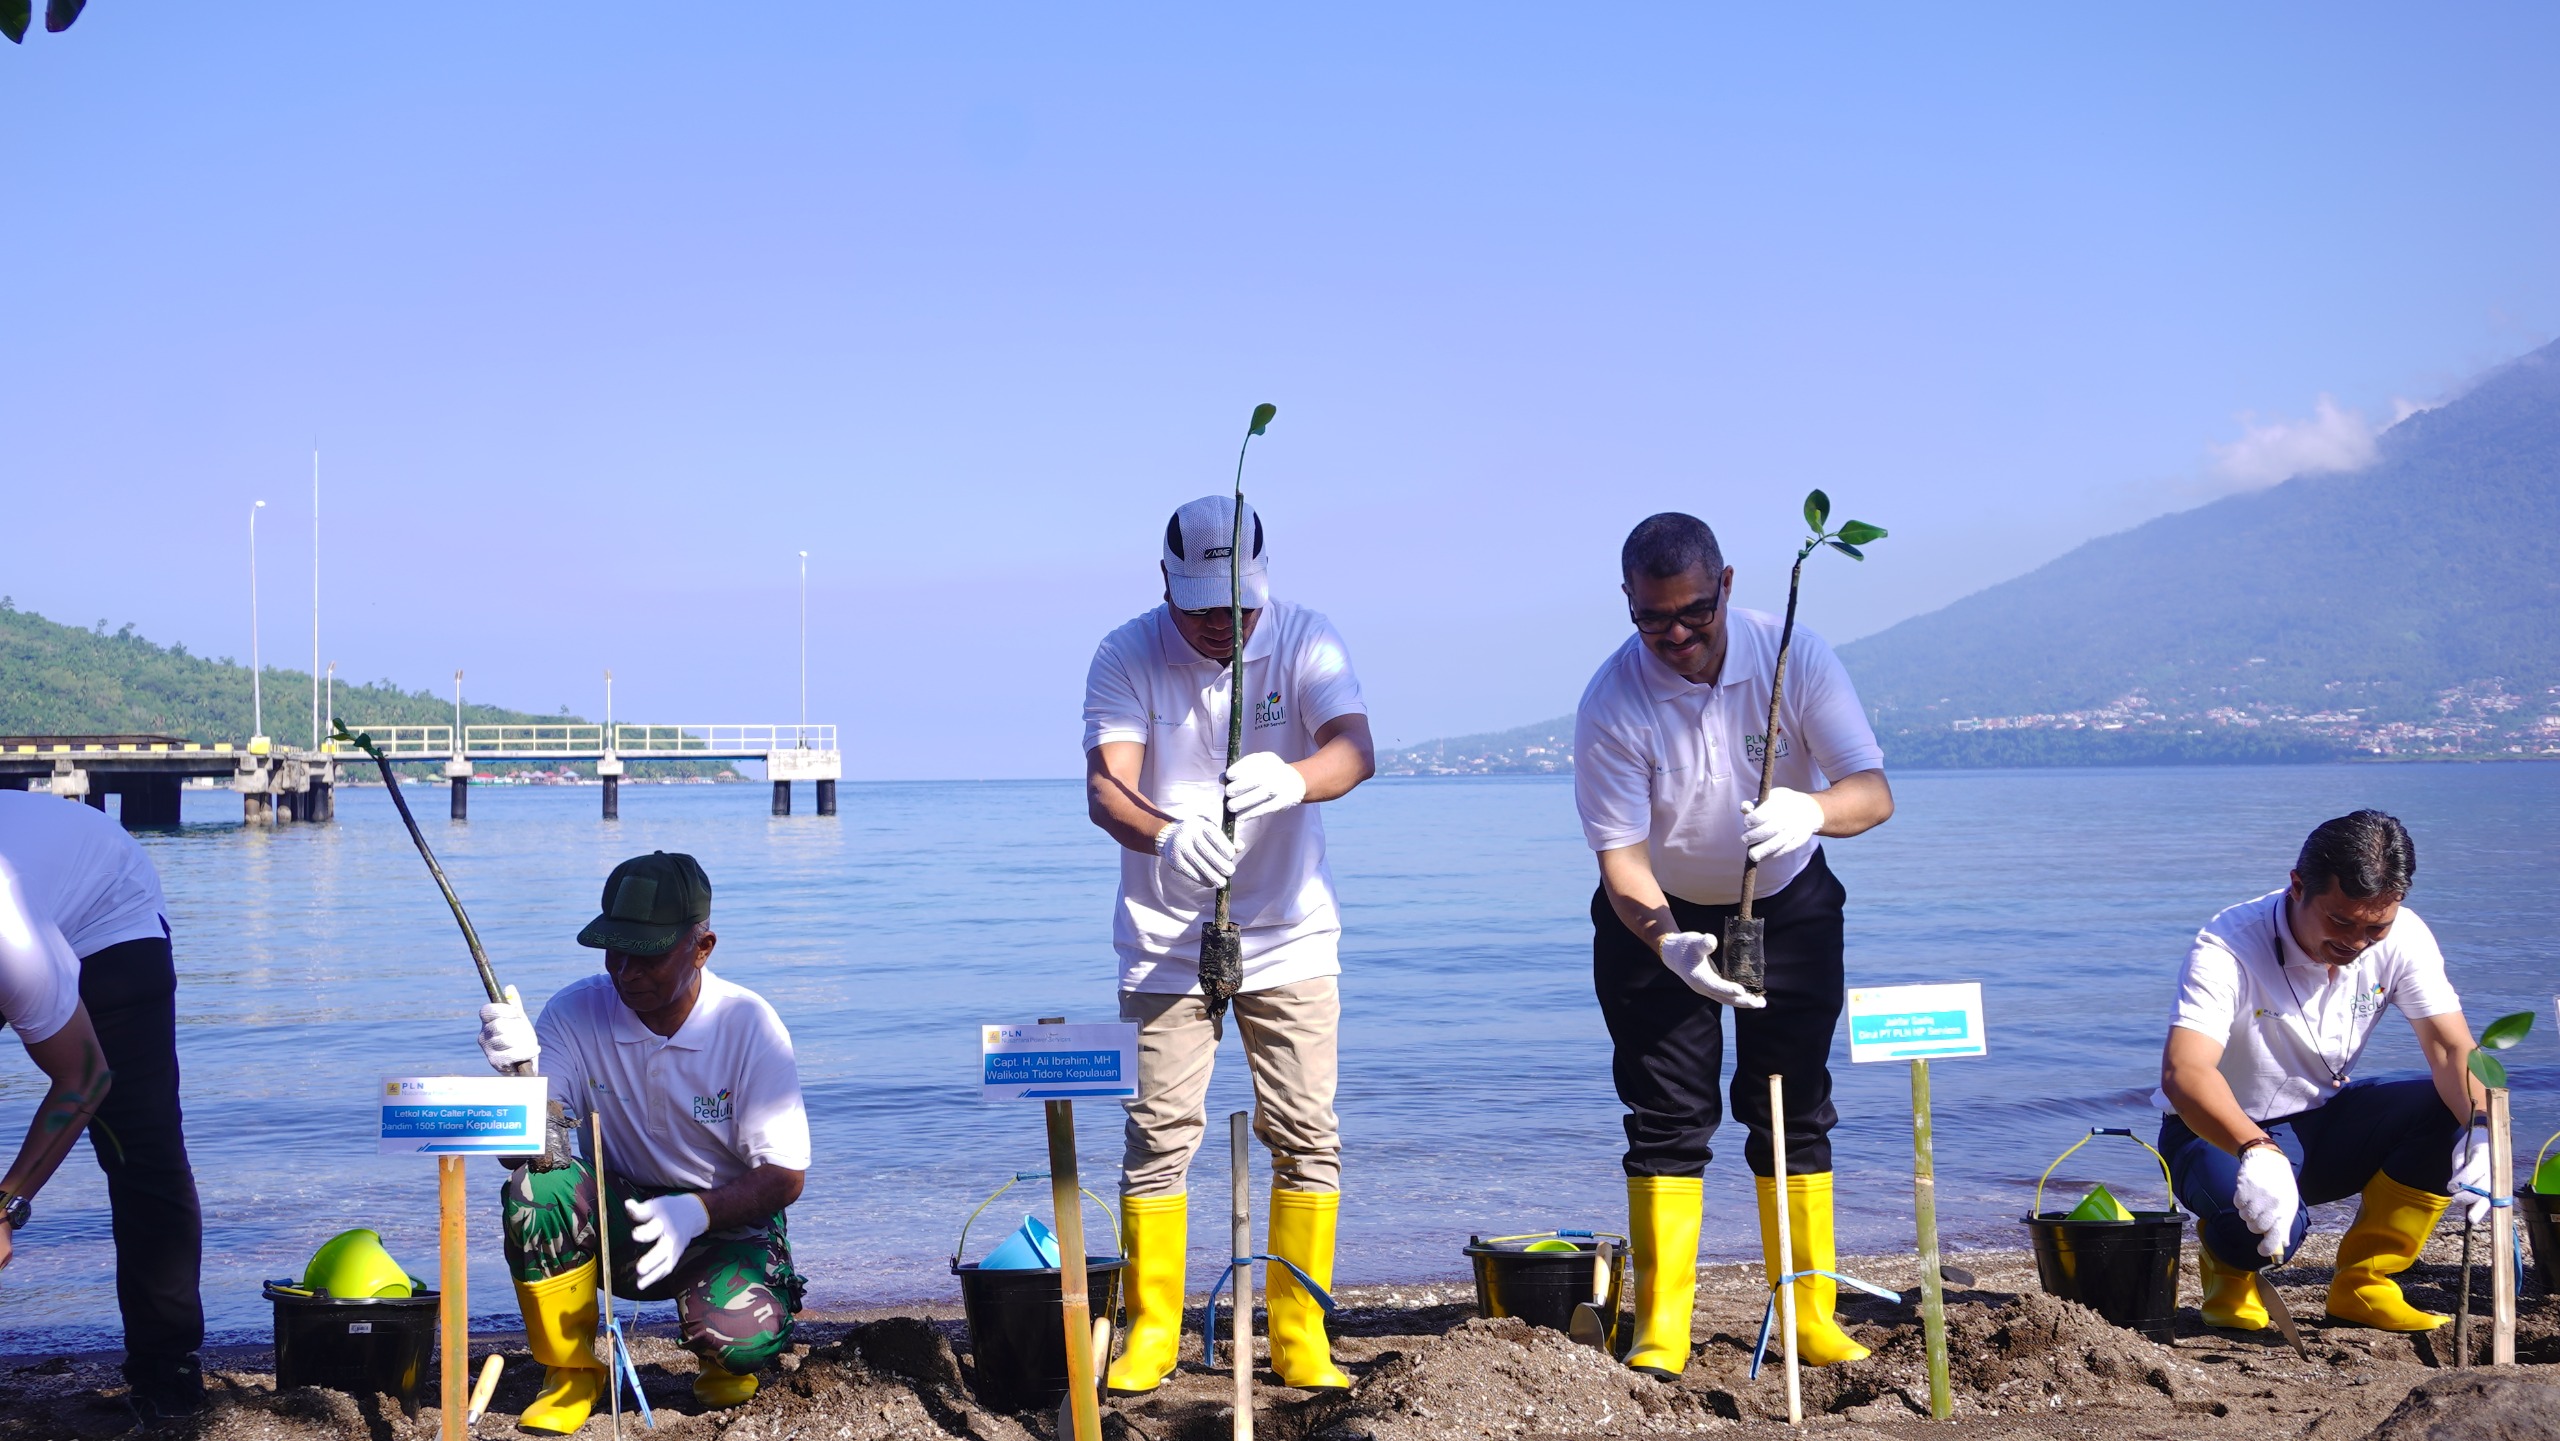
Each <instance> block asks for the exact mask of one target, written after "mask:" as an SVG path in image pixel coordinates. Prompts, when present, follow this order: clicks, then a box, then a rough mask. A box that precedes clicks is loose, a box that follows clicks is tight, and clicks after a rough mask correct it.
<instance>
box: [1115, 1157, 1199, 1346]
mask: <svg viewBox="0 0 2560 1441" xmlns="http://www.w3.org/2000/svg"><path fill="white" fill-rule="evenodd" d="M1190 1230H1191V1198H1190V1197H1189V1196H1187V1195H1178V1196H1123V1197H1121V1198H1120V1233H1121V1234H1120V1253H1121V1255H1122V1256H1124V1257H1126V1258H1127V1264H1126V1265H1124V1266H1123V1267H1122V1268H1121V1271H1120V1283H1121V1284H1122V1285H1123V1286H1125V1287H1127V1288H1128V1300H1129V1326H1128V1331H1127V1335H1126V1339H1125V1340H1124V1342H1123V1343H1122V1345H1121V1348H1120V1359H1119V1360H1117V1361H1114V1362H1112V1363H1111V1369H1110V1370H1109V1371H1108V1372H1106V1373H1105V1374H1104V1376H1103V1378H1102V1384H1103V1386H1104V1387H1105V1388H1107V1389H1109V1390H1113V1391H1118V1392H1121V1393H1123V1394H1128V1395H1135V1394H1137V1393H1138V1392H1142V1391H1153V1390H1154V1389H1156V1388H1157V1387H1158V1386H1161V1385H1163V1384H1164V1378H1165V1377H1167V1376H1170V1375H1172V1374H1173V1363H1174V1360H1175V1358H1176V1357H1178V1356H1179V1355H1181V1353H1182V1279H1183V1272H1184V1269H1185V1267H1184V1263H1185V1262H1186V1261H1187V1260H1188V1259H1189V1256H1190Z"/></svg>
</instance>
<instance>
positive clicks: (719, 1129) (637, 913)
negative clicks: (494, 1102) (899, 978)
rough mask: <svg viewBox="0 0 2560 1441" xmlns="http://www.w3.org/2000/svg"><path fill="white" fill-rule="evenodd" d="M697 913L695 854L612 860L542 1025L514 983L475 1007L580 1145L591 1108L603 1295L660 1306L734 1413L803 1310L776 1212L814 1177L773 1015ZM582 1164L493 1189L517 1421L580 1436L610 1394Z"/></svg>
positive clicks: (515, 1174)
mask: <svg viewBox="0 0 2560 1441" xmlns="http://www.w3.org/2000/svg"><path fill="white" fill-rule="evenodd" d="M710 921H711V882H710V880H709V879H708V878H707V877H705V876H704V875H703V873H702V867H701V866H699V865H697V864H696V863H695V862H694V859H693V857H691V856H687V855H670V854H668V853H667V852H665V851H656V852H653V853H651V854H649V855H645V856H635V857H633V858H632V859H630V860H627V861H624V862H623V863H622V864H621V865H618V866H616V867H614V868H613V874H612V875H610V876H608V877H606V878H605V883H604V913H603V914H602V915H599V916H597V917H596V918H595V919H594V920H592V921H590V922H588V923H587V927H586V929H585V930H582V931H580V932H579V933H578V944H580V945H582V946H587V947H591V948H593V949H595V950H599V951H602V952H604V972H603V974H601V975H590V976H585V977H582V978H580V979H578V980H576V981H573V982H571V983H570V984H568V985H567V986H565V987H563V988H561V990H560V991H559V992H558V993H557V994H555V995H553V996H552V998H551V1002H550V1004H548V1005H546V1006H544V1007H543V1008H542V1018H541V1019H540V1020H539V1021H527V1020H526V1019H525V1013H524V1006H523V1003H522V1002H521V1001H520V1000H518V999H517V997H516V994H515V991H514V989H513V988H512V987H511V988H509V990H508V992H507V999H506V1001H505V1002H503V1003H501V1004H496V1005H490V1006H484V1007H482V1008H481V1010H480V1049H481V1051H482V1052H483V1053H485V1054H486V1055H487V1056H488V1058H489V1064H490V1065H492V1066H495V1067H497V1068H498V1069H499V1070H501V1071H503V1070H506V1069H508V1068H509V1067H512V1066H515V1065H517V1064H520V1063H522V1062H526V1061H534V1060H537V1059H538V1060H539V1063H540V1066H539V1068H540V1070H541V1072H542V1074H543V1075H544V1076H545V1077H546V1078H547V1079H549V1081H550V1082H551V1099H552V1100H553V1101H554V1102H555V1103H557V1104H558V1105H560V1106H562V1107H565V1108H566V1110H567V1112H568V1114H569V1116H570V1117H571V1118H572V1119H573V1120H575V1121H576V1122H577V1124H578V1128H579V1133H580V1135H581V1136H582V1137H583V1136H586V1135H588V1134H589V1131H588V1126H589V1122H588V1121H587V1119H586V1118H587V1116H588V1114H589V1113H590V1112H594V1113H598V1114H600V1115H601V1116H602V1118H603V1123H604V1143H605V1155H606V1161H607V1166H608V1170H607V1172H606V1177H605V1181H606V1186H607V1188H608V1193H609V1199H611V1200H612V1201H613V1202H615V1204H614V1206H613V1207H612V1211H611V1214H610V1215H609V1216H608V1217H607V1218H606V1223H607V1224H608V1225H610V1226H611V1227H612V1228H613V1230H612V1235H611V1241H612V1246H611V1250H610V1254H611V1255H612V1257H613V1269H614V1275H613V1293H614V1294H615V1295H616V1296H620V1297H623V1298H625V1299H628V1300H633V1301H663V1300H667V1299H670V1298H672V1299H674V1301H675V1303H676V1310H677V1316H678V1320H679V1323H680V1325H681V1328H682V1333H683V1343H684V1345H685V1347H686V1348H687V1349H689V1350H691V1351H692V1352H693V1353H694V1354H695V1355H696V1356H697V1357H699V1358H701V1362H702V1370H701V1372H700V1374H699V1375H697V1376H696V1377H695V1378H694V1383H693V1394H694V1395H695V1396H696V1397H698V1398H700V1399H701V1400H702V1401H703V1402H704V1403H705V1404H707V1405H711V1406H735V1405H737V1404H739V1403H740V1402H742V1401H745V1400H746V1399H747V1398H748V1397H750V1396H752V1395H754V1394H755V1390H756V1378H755V1374H754V1373H755V1371H756V1369H757V1368H758V1367H760V1366H762V1365H764V1364H765V1363H766V1362H768V1361H770V1360H772V1359H773V1358H774V1357H776V1356H778V1355H780V1354H781V1353H782V1351H783V1350H784V1349H785V1348H786V1347H788V1346H789V1345H790V1344H791V1326H792V1316H793V1314H794V1313H795V1312H797V1311H798V1310H799V1309H800V1293H801V1289H802V1286H803V1284H804V1283H803V1282H802V1280H801V1277H800V1275H799V1273H798V1272H797V1271H795V1270H793V1269H792V1265H791V1239H790V1236H789V1234H788V1232H787V1231H786V1230H785V1227H784V1223H783V1208H784V1207H786V1206H788V1205H790V1204H791V1203H792V1202H793V1201H795V1200H797V1199H799V1196H800V1188H801V1185H802V1183H803V1182H804V1181H805V1180H806V1179H807V1177H808V1172H809V1118H808V1113H807V1112H806V1111H805V1110H804V1109H803V1108H802V1106H801V1101H800V1069H799V1064H798V1062H797V1061H796V1060H795V1059H794V1057H793V1056H792V1052H791V1035H790V1033H789V1032H788V1031H786V1030H784V1029H783V1027H782V1020H781V1018H780V1017H779V1016H776V1015H775V1014H774V1011H773V1007H771V1006H769V1005H767V1004H766V1003H765V1001H764V998H763V997H761V996H759V995H757V994H756V993H755V992H753V991H750V990H748V989H746V988H745V987H744V986H740V985H736V984H733V983H731V982H729V981H725V980H722V979H721V978H720V977H718V976H716V975H714V974H712V972H711V971H710V970H709V969H708V968H707V963H708V962H709V961H710V959H711V948H712V947H713V946H714V945H715V944H716V943H717V942H718V940H719V937H717V936H715V935H713V934H712V932H711V925H710ZM594 1162H595V1158H594V1156H593V1155H588V1156H587V1157H586V1158H584V1159H583V1160H577V1161H574V1162H572V1163H571V1164H569V1165H567V1166H562V1167H559V1168H557V1169H552V1170H544V1169H542V1168H541V1167H540V1166H538V1165H534V1164H526V1165H522V1166H519V1167H518V1168H516V1169H515V1170H514V1171H512V1172H511V1173H510V1174H509V1175H508V1177H507V1180H506V1184H505V1186H504V1188H503V1190H502V1192H501V1196H502V1200H503V1208H504V1211H505V1216H506V1228H507V1266H508V1268H509V1269H510V1270H511V1271H512V1272H513V1273H514V1276H515V1283H516V1299H517V1302H518V1303H519V1304H520V1305H521V1306H522V1307H523V1308H524V1330H525V1340H526V1342H527V1347H528V1349H529V1350H531V1351H532V1352H533V1357H534V1359H535V1360H537V1361H540V1362H541V1363H542V1364H543V1367H544V1368H545V1369H544V1376H543V1385H542V1391H541V1394H540V1395H538V1396H536V1397H535V1398H534V1400H533V1403H532V1404H531V1405H529V1406H527V1407H526V1408H525V1410H524V1414H523V1415H522V1417H521V1418H519V1424H520V1425H522V1426H523V1427H524V1428H525V1429H526V1430H529V1431H550V1432H557V1433H561V1434H564V1435H565V1434H567V1433H569V1432H573V1431H576V1430H577V1429H578V1428H579V1427H580V1426H582V1425H584V1424H585V1422H586V1419H587V1415H588V1412H589V1411H590V1410H591V1409H593V1407H594V1405H595V1403H596V1401H597V1400H598V1399H600V1398H601V1397H602V1396H603V1394H604V1388H605V1384H606V1380H605V1374H606V1373H605V1371H604V1368H603V1365H602V1364H601V1363H600V1362H599V1361H598V1360H597V1359H596V1357H595V1354H594V1348H595V1336H596V1321H597V1303H596V1279H597V1278H596V1272H597V1264H596V1256H597V1246H596V1241H597V1237H596V1209H597V1208H596V1185H595V1172H594Z"/></svg>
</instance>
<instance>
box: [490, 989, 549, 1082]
mask: <svg viewBox="0 0 2560 1441" xmlns="http://www.w3.org/2000/svg"><path fill="white" fill-rule="evenodd" d="M480 1054H481V1055H484V1056H486V1057H488V1058H489V1068H490V1069H491V1070H494V1071H497V1072H499V1073H501V1074H504V1073H506V1072H509V1071H512V1070H514V1069H515V1068H516V1067H518V1066H521V1065H530V1064H532V1063H533V1062H535V1061H538V1060H540V1059H541V1058H542V1042H541V1041H540V1040H538V1039H536V1038H535V1036H534V1033H533V1022H532V1021H530V1020H527V1019H526V1018H525V1014H524V998H523V997H522V996H519V995H517V994H516V988H515V987H513V986H509V987H507V998H506V999H505V1000H503V1001H492V1002H490V1003H489V1004H488V1005H485V1006H482V1007H481V1008H480Z"/></svg>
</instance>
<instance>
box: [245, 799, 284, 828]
mask: <svg viewBox="0 0 2560 1441" xmlns="http://www.w3.org/2000/svg"><path fill="white" fill-rule="evenodd" d="M275 823H276V798H275V797H274V796H271V795H269V794H267V793H266V792H265V791H242V792H241V793H240V824H242V825H244V826H272V825H274V824H275Z"/></svg>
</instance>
